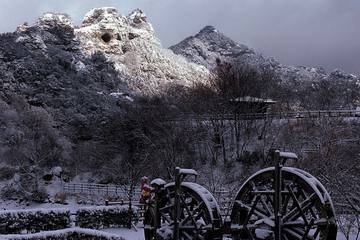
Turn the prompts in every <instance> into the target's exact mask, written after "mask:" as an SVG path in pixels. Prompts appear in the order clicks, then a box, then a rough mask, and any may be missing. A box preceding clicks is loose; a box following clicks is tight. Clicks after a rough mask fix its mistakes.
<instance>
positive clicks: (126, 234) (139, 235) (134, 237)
mask: <svg viewBox="0 0 360 240" xmlns="http://www.w3.org/2000/svg"><path fill="white" fill-rule="evenodd" d="M101 231H104V232H107V233H111V234H114V235H118V236H121V237H123V238H126V239H129V240H144V239H145V238H144V229H143V228H137V230H135V229H134V228H132V229H128V228H107V229H102V230H101Z"/></svg>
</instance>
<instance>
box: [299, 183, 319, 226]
mask: <svg viewBox="0 0 360 240" xmlns="http://www.w3.org/2000/svg"><path fill="white" fill-rule="evenodd" d="M300 194H301V196H302V197H303V198H304V199H306V198H307V195H306V193H305V192H304V189H300ZM309 210H310V213H311V215H312V217H313V218H314V219H317V215H316V213H315V212H314V210H313V209H312V208H310V209H309Z"/></svg>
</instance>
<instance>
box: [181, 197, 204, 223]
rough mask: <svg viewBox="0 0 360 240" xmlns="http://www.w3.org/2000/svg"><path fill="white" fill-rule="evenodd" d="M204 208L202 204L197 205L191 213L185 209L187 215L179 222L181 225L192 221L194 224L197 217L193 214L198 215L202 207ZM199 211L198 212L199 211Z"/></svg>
mask: <svg viewBox="0 0 360 240" xmlns="http://www.w3.org/2000/svg"><path fill="white" fill-rule="evenodd" d="M203 206H204V202H201V203H200V204H199V205H197V206H196V208H195V209H193V210H192V211H190V210H189V209H187V212H188V215H187V216H186V217H185V218H184V219H183V220H182V221H181V222H180V223H181V224H184V223H186V222H187V221H189V220H192V221H193V223H194V224H196V222H195V219H196V218H195V217H194V216H197V215H195V213H199V212H201V209H202V207H203ZM199 210H200V211H199Z"/></svg>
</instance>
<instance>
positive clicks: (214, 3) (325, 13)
mask: <svg viewBox="0 0 360 240" xmlns="http://www.w3.org/2000/svg"><path fill="white" fill-rule="evenodd" d="M100 6H115V7H117V8H118V9H119V11H120V12H121V13H122V14H127V13H129V12H130V11H131V10H132V9H135V8H141V9H143V10H144V11H145V12H146V13H147V15H148V17H149V19H150V21H151V22H152V24H153V25H154V28H155V30H156V32H157V35H158V37H159V38H160V39H161V41H162V42H163V45H164V46H169V45H172V44H175V43H177V42H179V41H180V40H182V39H183V38H185V37H187V36H189V35H193V34H195V33H196V32H198V31H199V30H200V29H201V28H202V27H203V26H205V25H209V24H211V25H214V26H215V27H217V28H218V29H219V30H220V31H222V32H223V33H224V34H225V35H227V36H229V37H231V38H232V39H234V40H236V41H238V42H241V43H244V44H247V45H248V46H250V47H252V48H254V49H255V50H257V51H259V52H262V53H263V54H264V55H266V56H273V57H275V58H277V59H279V60H280V61H281V62H282V63H285V64H292V65H307V66H324V67H325V68H326V69H328V70H332V69H334V68H341V69H343V70H345V71H347V72H355V73H358V74H359V73H360V30H359V27H358V24H359V22H360V1H359V0H346V1H343V0H291V1H289V0H271V1H269V0H182V1H179V0H122V1H121V0H102V1H100V0H81V1H70V0H62V1H58V0H47V1H42V0H2V1H1V3H0V31H1V32H4V31H13V30H14V29H15V28H16V26H17V25H19V24H20V23H22V22H24V21H29V22H32V21H35V19H36V18H37V17H38V16H39V15H40V14H41V13H42V12H45V11H60V12H66V13H69V14H70V15H71V16H72V17H73V19H74V21H75V22H76V23H79V22H80V21H81V19H82V17H83V15H84V14H85V13H86V11H87V10H89V9H90V8H93V7H100Z"/></svg>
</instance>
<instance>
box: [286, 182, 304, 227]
mask: <svg viewBox="0 0 360 240" xmlns="http://www.w3.org/2000/svg"><path fill="white" fill-rule="evenodd" d="M288 190H289V192H290V195H291V197H292V198H293V201H294V203H295V207H296V208H297V210H298V212H299V213H300V216H301V217H302V218H303V220H304V223H305V225H306V226H308V225H309V222H308V220H307V219H306V216H305V213H304V212H303V210H302V209H301V206H300V203H299V201H298V199H297V197H296V196H295V193H294V192H293V189H292V188H291V185H289V186H288Z"/></svg>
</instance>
